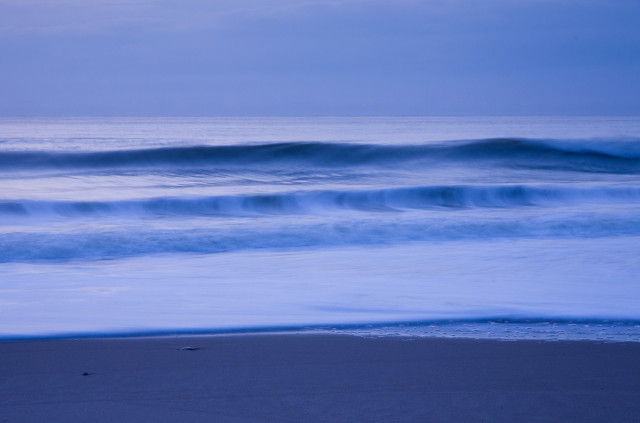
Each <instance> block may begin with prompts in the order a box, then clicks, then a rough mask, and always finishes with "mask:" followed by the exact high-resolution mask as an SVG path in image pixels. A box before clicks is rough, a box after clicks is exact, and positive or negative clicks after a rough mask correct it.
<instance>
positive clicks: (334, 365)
mask: <svg viewBox="0 0 640 423" xmlns="http://www.w3.org/2000/svg"><path fill="white" fill-rule="evenodd" d="M182 347H194V348H197V349H195V350H181V348H182ZM85 373H87V374H85ZM639 419H640V343H608V344H607V343H596V342H540V341H516V342H503V341H489V340H469V339H434V338H430V339H429V338H426V339H425V338H422V339H416V338H414V339H402V338H377V339H368V338H359V337H355V336H347V335H299V334H298V335H292V334H286V335H280V334H277V335H234V336H194V337H184V336H180V337H157V338H152V337H149V338H109V339H107V338H102V339H101V338H98V339H79V340H71V339H69V340H34V341H2V342H0V422H45V421H46V422H124V421H149V422H176V421H188V422H572V421H574V422H637V421H639Z"/></svg>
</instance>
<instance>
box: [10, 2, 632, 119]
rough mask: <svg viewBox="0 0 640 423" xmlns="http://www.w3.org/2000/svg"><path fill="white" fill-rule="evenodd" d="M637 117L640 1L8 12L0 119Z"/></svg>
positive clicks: (196, 5)
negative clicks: (134, 117) (39, 117)
mask: <svg viewBox="0 0 640 423" xmlns="http://www.w3.org/2000/svg"><path fill="white" fill-rule="evenodd" d="M380 115H411V116H415V115H423V116H424V115H640V1H638V0H429V1H427V0H424V1H420V0H386V1H382V0H137V1H136V0H127V1H123V0H0V116H380Z"/></svg>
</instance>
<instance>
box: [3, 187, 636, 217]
mask: <svg viewBox="0 0 640 423" xmlns="http://www.w3.org/2000/svg"><path fill="white" fill-rule="evenodd" d="M594 203H598V204H608V203H640V187H592V188H572V187H566V186H527V185H489V186H426V187H408V188H389V189H379V190H363V191H328V190H322V191H306V192H290V193H276V194H259V195H233V196H210V197H161V198H149V199H141V200H121V201H37V200H22V201H21V200H16V201H2V202H0V217H2V216H5V217H6V216H24V217H34V218H38V217H51V216H61V217H72V216H123V217H128V216H130V217H135V216H143V217H144V216H154V217H157V216H163V215H178V216H216V215H224V216H243V215H268V214H296V213H318V212H323V211H325V212H330V211H333V210H360V211H367V212H375V211H401V210H408V209H424V210H427V209H433V208H482V207H486V208H491V207H500V208H502V207H523V206H562V205H577V204H594Z"/></svg>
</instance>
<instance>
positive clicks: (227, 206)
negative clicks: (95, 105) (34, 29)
mask: <svg viewBox="0 0 640 423" xmlns="http://www.w3.org/2000/svg"><path fill="white" fill-rule="evenodd" d="M638 257H640V118H638V117H571V118H563V117H473V118H471V117H465V118H460V117H451V118H417V117H416V118H412V117H408V118H135V119H134V118H126V119H125V118H74V119H71V118H67V119H63V118H55V119H54V118H21V119H17V118H16V119H9V118H2V119H0V336H3V337H22V336H52V335H53V336H59V335H69V334H121V333H171V332H188V331H199V332H202V331H228V330H250V329H269V328H293V329H295V328H301V327H325V326H326V327H340V328H345V327H358V326H359V325H361V326H362V325H364V326H363V327H366V325H370V324H376V325H377V326H376V327H377V328H381V327H387V328H388V327H392V328H396V329H397V328H398V327H400V326H398V325H399V324H405V325H406V324H408V323H410V324H412V325H414V326H415V327H432V325H434V324H436V323H437V324H438V325H442V324H443V322H453V324H461V323H460V322H465V323H464V324H465V325H468V324H472V323H474V322H475V323H476V324H477V328H476V329H477V330H480V331H485V332H486V330H485V329H482V328H486V327H488V326H487V325H489V322H494V321H498V322H503V323H504V322H507V323H509V324H522V325H525V326H523V327H527V326H526V325H527V324H528V322H534V323H536V324H537V325H538V326H536V327H546V326H544V325H548V324H553V325H556V324H562V325H564V326H563V327H565V328H566V331H567V332H571V331H574V330H576V329H575V328H576V327H581V328H584V327H585V325H587V324H588V325H591V326H593V327H598V328H601V327H612V328H613V327H615V328H617V329H615V330H619V328H620V327H624V328H625V329H624V330H625V332H624V333H625V337H626V338H625V339H627V340H629V339H631V340H638V341H640V326H639V325H640V277H639V276H638V275H639V274H640V259H638ZM456 322H458V323H456ZM576 322H578V323H580V322H582V323H581V325H578V326H576V325H577V323H576ZM585 322H587V323H585ZM430 325H431V326H430ZM540 325H543V326H540ZM621 325H622V326H621ZM591 326H589V327H591ZM491 327H492V328H494V327H495V326H491ZM554 327H556V326H554ZM634 328H635V329H634ZM396 329H393V330H392V329H389V330H387V332H385V333H395V332H397V330H396ZM377 330H378V329H377ZM477 330H476V331H475V332H476V333H477ZM492 330H493V329H492ZM598 331H600V329H598ZM629 331H631V332H629ZM383 332H384V331H383ZM414 332H415V333H417V332H420V331H419V330H417V331H414ZM473 332H474V330H470V333H473ZM522 332H524V333H525V334H526V332H527V331H526V330H523V331H522ZM532 332H533V330H532ZM535 332H536V334H537V335H536V336H540V335H539V333H540V332H541V331H540V330H536V331H535ZM542 332H544V331H542ZM583 332H584V330H583ZM581 333H582V332H581ZM553 336H555V335H553ZM553 336H552V335H549V337H550V338H553ZM594 336H595V335H594ZM478 337H480V336H478ZM569 338H571V337H569Z"/></svg>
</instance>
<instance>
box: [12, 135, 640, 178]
mask: <svg viewBox="0 0 640 423" xmlns="http://www.w3.org/2000/svg"><path fill="white" fill-rule="evenodd" d="M473 160H501V161H507V162H512V163H511V164H513V165H516V166H533V167H536V166H542V167H551V168H553V167H559V168H563V169H567V170H580V171H596V172H615V173H617V172H640V140H630V141H608V142H607V141H568V140H531V139H486V140H472V141H451V142H446V143H429V144H420V145H382V144H380V145H378V144H376V145H373V144H350V143H323V142H286V143H270V144H251V145H232V146H188V147H171V148H153V149H141V150H118V151H98V152H56V151H4V152H0V170H5V171H7V170H29V169H52V168H53V169H73V168H90V169H91V168H119V167H136V168H139V167H173V168H176V167H177V168H189V167H225V166H252V167H253V166H257V167H261V166H272V165H276V166H282V165H287V166H329V167H336V166H358V165H362V166H364V165H368V166H393V165H402V164H405V165H409V164H411V163H415V164H420V163H421V162H429V163H439V164H442V163H446V162H447V161H454V162H458V161H463V162H464V161H473Z"/></svg>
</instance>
